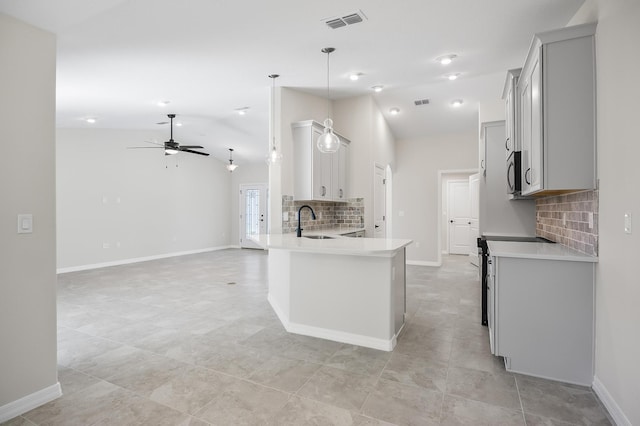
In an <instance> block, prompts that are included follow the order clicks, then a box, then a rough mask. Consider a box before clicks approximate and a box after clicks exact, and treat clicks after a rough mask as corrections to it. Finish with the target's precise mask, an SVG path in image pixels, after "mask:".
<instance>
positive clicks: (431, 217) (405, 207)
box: [393, 132, 478, 264]
mask: <svg viewBox="0 0 640 426" xmlns="http://www.w3.org/2000/svg"><path fill="white" fill-rule="evenodd" d="M396 147H397V149H396V163H397V166H396V173H395V175H394V178H393V204H394V205H393V234H394V235H393V236H394V238H410V239H412V240H414V243H413V244H411V245H410V246H409V247H407V260H408V261H411V262H417V263H422V264H437V262H438V259H439V253H440V247H439V246H438V222H439V220H440V218H441V214H440V212H439V211H438V191H439V185H438V171H441V170H469V169H475V168H477V164H478V135H477V134H476V132H468V133H460V134H449V135H439V136H434V137H429V138H424V139H413V140H400V141H397V142H396ZM401 213H404V216H401Z"/></svg>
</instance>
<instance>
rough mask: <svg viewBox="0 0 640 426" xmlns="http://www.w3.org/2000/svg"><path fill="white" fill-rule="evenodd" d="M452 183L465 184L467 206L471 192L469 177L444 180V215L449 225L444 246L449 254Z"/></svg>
mask: <svg viewBox="0 0 640 426" xmlns="http://www.w3.org/2000/svg"><path fill="white" fill-rule="evenodd" d="M469 176H471V175H469ZM453 183H459V184H465V185H466V186H467V192H468V195H469V196H468V197H467V201H469V207H471V206H470V205H471V193H470V192H469V191H470V188H469V177H467V178H466V179H462V178H460V179H456V178H454V179H447V180H446V185H447V206H446V212H447V215H446V221H447V223H449V225H446V226H447V227H446V234H447V236H446V242H447V244H446V248H447V249H446V253H447V254H451V225H450V223H451V184H453ZM443 201H444V200H443ZM469 219H471V211H470V210H469ZM469 225H471V224H470V223H469ZM469 228H471V226H469ZM444 252H445V250H443V253H444ZM455 254H456V255H459V254H461V253H455ZM467 254H468V252H467Z"/></svg>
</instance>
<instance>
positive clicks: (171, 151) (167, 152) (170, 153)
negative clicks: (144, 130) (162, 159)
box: [164, 148, 178, 155]
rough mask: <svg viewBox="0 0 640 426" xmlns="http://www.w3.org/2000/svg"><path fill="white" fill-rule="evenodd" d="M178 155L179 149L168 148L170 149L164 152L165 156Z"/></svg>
mask: <svg viewBox="0 0 640 426" xmlns="http://www.w3.org/2000/svg"><path fill="white" fill-rule="evenodd" d="M177 153H178V150H177V149H171V148H168V149H165V150H164V154H165V155H174V154H177Z"/></svg>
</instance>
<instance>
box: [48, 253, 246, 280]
mask: <svg viewBox="0 0 640 426" xmlns="http://www.w3.org/2000/svg"><path fill="white" fill-rule="evenodd" d="M229 248H234V247H233V246H219V247H207V248H204V249H197V250H187V251H177V252H173V253H165V254H156V255H153V256H144V257H134V258H130V259H120V260H114V261H111V262H102V263H92V264H89V265H80V266H69V267H66V268H58V269H57V270H56V273H58V274H65V273H67V272H77V271H86V270H89V269H98V268H106V267H109V266H119V265H128V264H130V263H138V262H148V261H149V260H158V259H166V258H167V257H176V256H186V255H189V254H198V253H206V252H209V251H216V250H225V249H229Z"/></svg>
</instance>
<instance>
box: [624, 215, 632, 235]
mask: <svg viewBox="0 0 640 426" xmlns="http://www.w3.org/2000/svg"><path fill="white" fill-rule="evenodd" d="M624 233H625V234H631V212H626V213H625V214H624Z"/></svg>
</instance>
